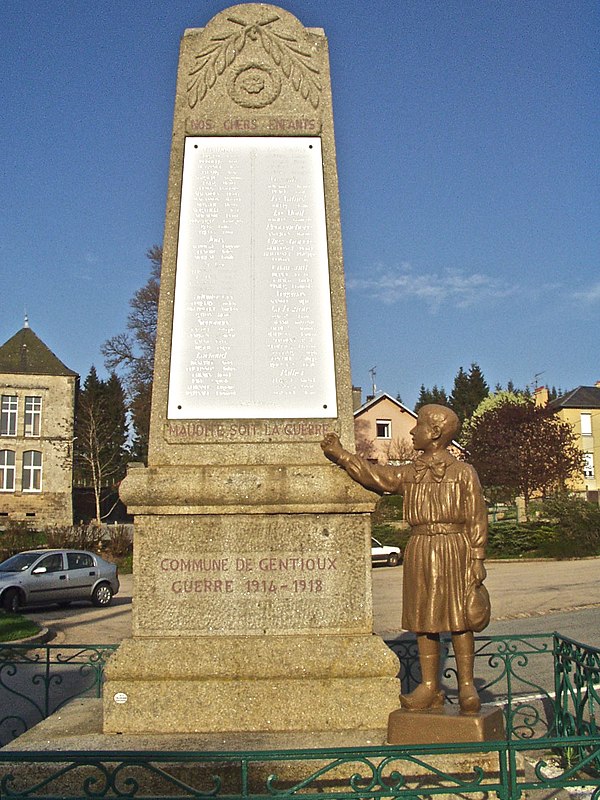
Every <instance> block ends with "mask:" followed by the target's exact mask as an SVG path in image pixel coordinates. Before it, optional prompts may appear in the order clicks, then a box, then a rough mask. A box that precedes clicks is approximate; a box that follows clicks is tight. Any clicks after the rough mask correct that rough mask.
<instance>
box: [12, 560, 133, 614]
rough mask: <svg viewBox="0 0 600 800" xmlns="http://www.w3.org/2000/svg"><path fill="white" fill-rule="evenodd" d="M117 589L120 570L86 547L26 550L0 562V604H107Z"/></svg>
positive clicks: (17, 606)
mask: <svg viewBox="0 0 600 800" xmlns="http://www.w3.org/2000/svg"><path fill="white" fill-rule="evenodd" d="M118 591H119V572H118V568H117V566H116V564H110V563H109V562H108V561H105V560H104V559H103V558H100V556H97V555H96V554H95V553H90V552H88V551H87V550H72V549H70V548H67V549H65V550H26V551H24V552H23V553H17V554H16V555H14V556H11V558H8V559H7V560H6V561H3V562H2V563H1V564H0V605H1V606H2V608H4V609H5V611H12V612H13V613H14V612H16V611H17V610H18V609H19V608H20V607H21V606H28V605H36V604H40V603H59V604H60V605H63V606H67V605H69V603H70V602H71V601H73V600H89V601H90V602H92V603H93V604H94V605H95V606H107V605H109V604H110V602H111V601H112V599H113V595H115V594H117V592H118Z"/></svg>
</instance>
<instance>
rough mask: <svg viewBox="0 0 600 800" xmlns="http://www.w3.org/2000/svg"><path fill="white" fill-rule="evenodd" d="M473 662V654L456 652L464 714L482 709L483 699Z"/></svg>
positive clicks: (460, 701) (461, 706) (461, 707)
mask: <svg viewBox="0 0 600 800" xmlns="http://www.w3.org/2000/svg"><path fill="white" fill-rule="evenodd" d="M473 662H474V658H473V656H472V655H459V654H458V653H457V654H456V668H457V671H458V702H459V705H460V710H461V712H462V713H463V714H478V713H479V711H480V709H481V700H480V699H479V695H478V694H477V689H476V688H475V683H474V681H473Z"/></svg>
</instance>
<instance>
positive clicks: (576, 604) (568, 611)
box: [373, 558, 600, 647]
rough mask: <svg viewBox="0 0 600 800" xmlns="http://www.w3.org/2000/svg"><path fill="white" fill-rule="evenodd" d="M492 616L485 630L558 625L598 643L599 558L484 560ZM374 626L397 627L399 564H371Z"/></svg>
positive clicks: (541, 629)
mask: <svg viewBox="0 0 600 800" xmlns="http://www.w3.org/2000/svg"><path fill="white" fill-rule="evenodd" d="M486 567H487V571H488V577H487V580H486V586H487V587H488V590H489V593H490V597H491V600H492V621H491V623H490V625H489V627H488V628H486V630H485V632H484V633H485V634H490V635H503V634H506V635H507V634H515V635H517V634H525V633H548V632H552V631H555V630H556V631H559V632H560V633H562V634H565V635H566V636H570V637H571V638H573V639H577V640H578V641H582V642H584V643H585V644H590V645H593V646H595V647H600V558H595V559H583V560H581V561H527V562H523V561H510V562H507V561H496V562H487V563H486ZM373 616H374V628H375V631H376V633H379V634H380V635H381V636H383V637H384V638H386V639H388V638H395V637H396V636H399V635H400V634H401V633H402V628H401V627H400V625H401V616H402V568H401V567H395V568H394V567H378V568H376V569H374V570H373Z"/></svg>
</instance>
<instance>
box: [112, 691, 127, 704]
mask: <svg viewBox="0 0 600 800" xmlns="http://www.w3.org/2000/svg"><path fill="white" fill-rule="evenodd" d="M114 701H115V703H118V704H119V705H122V704H123V703H126V702H127V695H126V694H125V692H117V693H116V694H115V696H114Z"/></svg>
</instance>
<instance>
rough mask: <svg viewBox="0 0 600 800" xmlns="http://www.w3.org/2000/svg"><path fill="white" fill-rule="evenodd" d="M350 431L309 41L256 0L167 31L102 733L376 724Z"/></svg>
mask: <svg viewBox="0 0 600 800" xmlns="http://www.w3.org/2000/svg"><path fill="white" fill-rule="evenodd" d="M329 432H335V433H337V434H338V435H339V436H340V437H341V438H342V439H343V440H345V441H352V440H353V416H352V402H351V380H350V368H349V357H348V340H347V322H346V310H345V298H344V278H343V264H342V249H341V235H340V215H339V203H338V187H337V173H336V160H335V146H334V135H333V116H332V104H331V90H330V79H329V65H328V55H327V40H326V38H325V36H324V33H323V31H322V30H321V29H316V28H304V27H303V26H302V25H301V23H300V22H299V21H298V20H297V19H296V18H295V17H293V16H292V15H291V14H289V13H288V12H286V11H284V10H282V9H280V8H276V7H275V6H270V5H264V4H247V5H238V6H234V7H232V8H229V9H227V10H225V11H223V12H221V13H220V14H218V15H217V16H216V17H214V19H212V20H211V21H210V22H209V23H208V25H207V26H206V28H198V29H191V30H187V31H186V32H185V35H184V37H183V40H182V45H181V53H180V59H179V69H178V78H177V91H176V100H175V115H174V127H173V140H172V150H171V165H170V174H169V186H168V198H167V211H166V225H165V236H164V251H163V265H162V274H161V294H160V306H159V318H158V335H157V343H156V360H155V375H154V385H153V398H152V419H151V429H150V449H149V456H148V466H147V467H144V466H142V465H132V466H131V467H130V469H129V472H128V475H127V478H126V479H125V481H124V482H123V484H122V489H121V495H122V498H123V500H124V501H125V503H126V504H127V506H128V508H129V510H130V511H131V512H133V513H134V514H135V540H134V605H133V635H132V638H131V639H128V640H126V641H124V642H123V644H122V645H121V646H120V648H119V649H118V651H117V653H116V654H115V656H113V658H111V660H110V663H109V664H108V667H107V670H106V677H107V682H106V684H105V689H104V700H103V706H104V708H103V711H104V731H105V733H115V732H123V733H153V732H154V733H158V732H160V733H175V732H177V733H188V732H209V731H223V732H225V731H350V730H360V729H362V730H365V729H375V728H378V729H385V727H386V725H387V720H388V715H389V713H390V712H391V711H392V710H393V709H394V708H396V707H397V705H398V693H399V685H398V681H397V679H396V674H397V670H398V663H397V660H396V657H395V656H394V655H393V654H392V653H391V651H390V650H389V649H388V648H387V647H386V645H385V644H384V643H383V642H382V641H381V640H380V639H379V638H378V637H376V636H374V635H373V634H372V605H371V561H370V520H369V512H370V511H371V510H372V507H373V495H372V494H371V493H369V492H367V491H366V490H364V489H363V488H362V487H360V486H358V485H357V484H354V483H352V482H350V481H348V479H347V477H346V476H345V475H344V474H343V473H342V471H341V470H339V469H337V468H336V467H335V466H334V465H332V464H328V463H327V462H326V460H325V459H324V458H323V455H322V452H321V448H320V444H319V443H320V441H321V440H322V439H323V436H324V435H326V434H327V433H329Z"/></svg>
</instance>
